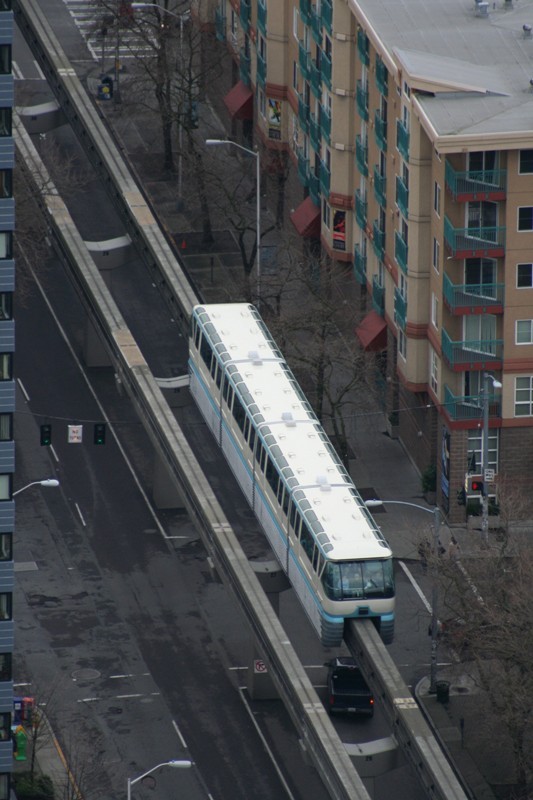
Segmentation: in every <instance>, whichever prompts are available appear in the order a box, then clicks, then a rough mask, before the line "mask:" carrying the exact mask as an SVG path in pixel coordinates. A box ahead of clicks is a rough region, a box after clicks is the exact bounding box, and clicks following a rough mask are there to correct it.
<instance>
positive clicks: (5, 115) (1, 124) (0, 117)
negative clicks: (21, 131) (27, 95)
mask: <svg viewBox="0 0 533 800" xmlns="http://www.w3.org/2000/svg"><path fill="white" fill-rule="evenodd" d="M12 131H13V128H12V109H11V108H0V136H11V135H12Z"/></svg>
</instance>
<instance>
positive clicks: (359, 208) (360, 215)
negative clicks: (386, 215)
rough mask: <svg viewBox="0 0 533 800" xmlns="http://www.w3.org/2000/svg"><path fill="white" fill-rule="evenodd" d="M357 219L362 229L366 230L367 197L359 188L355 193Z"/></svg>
mask: <svg viewBox="0 0 533 800" xmlns="http://www.w3.org/2000/svg"><path fill="white" fill-rule="evenodd" d="M355 220H356V222H357V224H358V225H359V227H360V228H361V229H362V230H366V199H365V198H364V197H362V196H361V192H360V190H359V189H357V191H356V193H355Z"/></svg>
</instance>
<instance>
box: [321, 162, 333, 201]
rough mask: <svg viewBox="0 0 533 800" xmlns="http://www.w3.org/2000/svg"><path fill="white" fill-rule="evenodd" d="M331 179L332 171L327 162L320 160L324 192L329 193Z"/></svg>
mask: <svg viewBox="0 0 533 800" xmlns="http://www.w3.org/2000/svg"><path fill="white" fill-rule="evenodd" d="M330 180H331V171H330V169H329V167H328V166H327V164H324V162H323V161H321V162H320V188H321V190H322V192H323V193H324V194H329V184H330Z"/></svg>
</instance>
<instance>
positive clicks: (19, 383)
mask: <svg viewBox="0 0 533 800" xmlns="http://www.w3.org/2000/svg"><path fill="white" fill-rule="evenodd" d="M17 383H18V385H19V386H20V391H21V392H22V394H23V395H24V397H25V398H26V402H27V403H29V402H30V396H29V394H28V392H27V391H26V389H25V388H24V384H23V383H22V381H21V380H20V378H17Z"/></svg>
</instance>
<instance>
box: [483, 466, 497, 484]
mask: <svg viewBox="0 0 533 800" xmlns="http://www.w3.org/2000/svg"><path fill="white" fill-rule="evenodd" d="M494 474H495V473H494V470H493V469H486V470H485V474H484V476H483V479H484V481H485V483H492V482H493V480H494Z"/></svg>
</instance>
